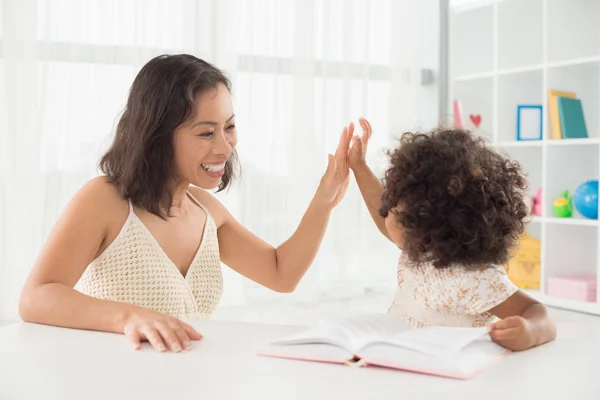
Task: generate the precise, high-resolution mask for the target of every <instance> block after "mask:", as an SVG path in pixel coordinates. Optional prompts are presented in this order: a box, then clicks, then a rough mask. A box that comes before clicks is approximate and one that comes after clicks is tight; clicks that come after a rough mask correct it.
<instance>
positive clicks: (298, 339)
mask: <svg viewBox="0 0 600 400" xmlns="http://www.w3.org/2000/svg"><path fill="white" fill-rule="evenodd" d="M271 344H272V345H275V346H286V345H300V344H329V345H332V346H337V347H340V348H342V349H344V350H346V351H349V352H353V348H352V345H351V343H350V341H349V340H348V337H347V336H346V335H345V334H344V332H343V331H342V330H340V329H328V328H321V327H317V328H313V329H310V330H308V331H304V332H300V333H296V334H293V335H290V336H286V337H284V338H281V339H277V340H274V341H272V342H271Z"/></svg>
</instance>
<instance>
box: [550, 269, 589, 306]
mask: <svg viewBox="0 0 600 400" xmlns="http://www.w3.org/2000/svg"><path fill="white" fill-rule="evenodd" d="M596 285H597V279H596V275H573V276H549V277H548V281H547V290H546V292H547V293H548V295H550V296H554V297H561V298H564V299H570V300H576V301H592V302H593V301H596Z"/></svg>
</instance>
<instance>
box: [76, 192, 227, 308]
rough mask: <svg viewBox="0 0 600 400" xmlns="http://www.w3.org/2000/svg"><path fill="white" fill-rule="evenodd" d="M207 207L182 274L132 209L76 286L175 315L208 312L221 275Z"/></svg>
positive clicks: (94, 294) (219, 287) (216, 298)
mask: <svg viewBox="0 0 600 400" xmlns="http://www.w3.org/2000/svg"><path fill="white" fill-rule="evenodd" d="M188 195H189V197H190V198H191V199H192V200H193V201H194V202H195V203H196V204H197V205H198V206H199V207H200V208H202V210H203V211H204V212H205V213H206V224H205V226H204V233H203V235H202V241H201V243H200V246H199V247H198V250H197V252H196V255H195V257H194V259H193V261H192V263H191V265H190V268H189V269H188V271H187V274H186V275H185V276H183V275H182V274H181V272H180V271H179V269H178V268H177V266H176V265H175V264H174V263H173V262H172V261H171V259H170V258H169V257H168V256H167V255H166V253H165V252H164V251H163V249H162V248H161V247H160V245H159V244H158V242H157V241H156V239H155V238H154V236H152V234H151V233H150V231H149V230H148V228H146V226H145V225H144V224H143V222H142V221H141V220H140V219H139V218H138V217H137V215H136V214H135V213H134V212H133V205H132V204H131V201H130V202H129V215H128V217H127V220H126V221H125V224H124V225H123V228H121V231H120V232H119V234H118V235H117V237H116V238H115V240H113V242H112V243H111V244H110V245H109V246H108V247H107V248H106V250H104V252H102V254H100V255H99V256H98V257H97V258H96V259H95V260H94V261H93V262H92V263H91V264H90V265H89V266H88V268H87V269H86V271H85V272H84V274H83V276H82V277H81V279H80V281H79V283H78V289H79V290H80V291H81V292H82V293H84V294H87V295H89V296H92V297H96V298H99V299H105V300H113V301H120V302H125V303H130V304H135V305H138V306H141V307H146V308H151V309H153V310H156V311H159V312H161V313H165V314H168V315H172V316H174V317H208V316H209V315H210V314H212V312H213V311H214V309H215V307H216V306H217V304H218V302H219V300H220V298H221V293H222V287H223V277H222V271H221V263H220V257H219V242H218V239H217V229H216V225H215V222H214V220H213V219H212V217H211V216H210V214H209V213H208V211H207V210H206V208H205V207H204V206H202V204H200V202H198V201H197V200H196V199H195V198H194V197H193V196H192V195H191V194H190V193H188Z"/></svg>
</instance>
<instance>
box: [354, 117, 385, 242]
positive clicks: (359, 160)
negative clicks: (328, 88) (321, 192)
mask: <svg viewBox="0 0 600 400" xmlns="http://www.w3.org/2000/svg"><path fill="white" fill-rule="evenodd" d="M360 126H361V128H362V130H363V135H362V138H361V137H358V136H355V137H354V138H353V140H352V148H351V149H350V153H349V154H348V163H349V165H350V168H351V169H352V172H354V177H355V178H356V183H357V184H358V189H359V190H360V194H361V195H362V197H363V200H364V201H365V204H366V205H367V209H368V210H369V214H371V218H373V221H374V222H375V225H377V228H378V229H379V231H380V232H381V233H383V235H384V236H385V237H387V238H388V239H389V240H392V239H391V237H390V235H389V233H388V230H387V228H386V227H385V219H384V218H383V217H382V216H381V215H379V209H380V208H381V196H382V195H383V185H382V183H381V182H380V181H379V179H378V178H377V176H375V174H374V173H373V171H371V168H369V166H368V165H367V161H366V157H365V156H366V152H367V144H368V142H369V139H370V137H371V132H372V129H371V124H369V122H368V121H367V120H366V119H364V118H361V119H360Z"/></svg>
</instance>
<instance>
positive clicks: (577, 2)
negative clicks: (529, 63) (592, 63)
mask: <svg viewBox="0 0 600 400" xmlns="http://www.w3.org/2000/svg"><path fill="white" fill-rule="evenodd" d="M524 2H525V3H526V2H527V1H524ZM547 2H548V5H547V10H548V24H547V31H546V34H547V43H548V61H549V62H557V61H564V60H569V59H577V58H583V57H595V56H598V55H600V24H599V23H598V21H599V20H600V1H598V0H566V1H565V0H547Z"/></svg>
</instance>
